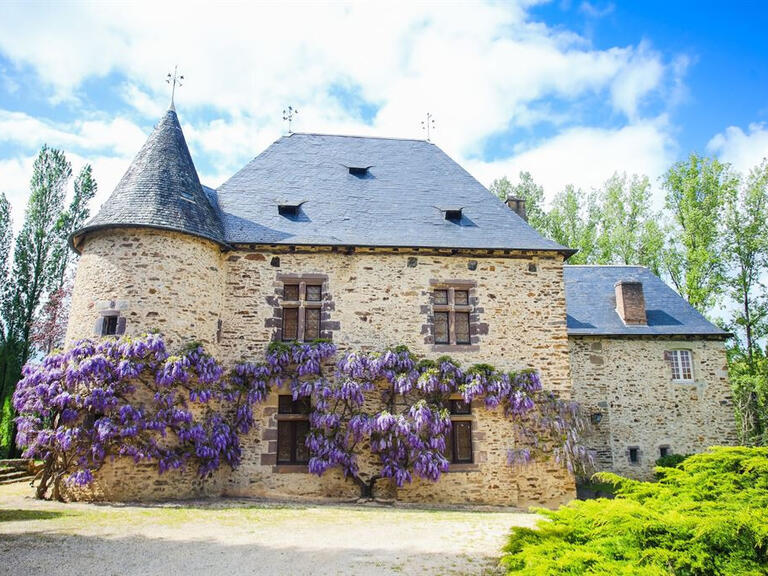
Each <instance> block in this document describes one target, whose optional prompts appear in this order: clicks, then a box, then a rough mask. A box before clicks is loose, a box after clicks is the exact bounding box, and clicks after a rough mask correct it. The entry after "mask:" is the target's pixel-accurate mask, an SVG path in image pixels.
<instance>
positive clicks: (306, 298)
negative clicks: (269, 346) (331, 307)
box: [282, 280, 323, 342]
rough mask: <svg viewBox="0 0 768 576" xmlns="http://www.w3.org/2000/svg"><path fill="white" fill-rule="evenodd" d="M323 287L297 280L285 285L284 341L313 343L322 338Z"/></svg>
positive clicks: (283, 303)
mask: <svg viewBox="0 0 768 576" xmlns="http://www.w3.org/2000/svg"><path fill="white" fill-rule="evenodd" d="M322 300H323V287H322V284H321V283H320V282H317V283H311V282H305V281H300V280H297V281H296V282H293V283H291V282H288V281H286V282H285V283H284V285H283V302H282V308H283V325H282V340H284V341H291V340H298V341H299V342H311V341H312V340H317V339H318V338H320V324H321V320H322V310H321V309H322Z"/></svg>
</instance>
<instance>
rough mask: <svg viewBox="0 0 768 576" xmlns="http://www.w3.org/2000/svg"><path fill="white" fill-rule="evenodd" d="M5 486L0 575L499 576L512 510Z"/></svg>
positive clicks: (525, 518) (517, 520)
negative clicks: (65, 500)
mask: <svg viewBox="0 0 768 576" xmlns="http://www.w3.org/2000/svg"><path fill="white" fill-rule="evenodd" d="M31 493H32V490H31V489H30V488H29V486H27V485H26V484H12V485H10V486H0V574H2V575H5V574H9V575H17V574H18V575H26V574H57V575H62V576H68V575H77V576H87V575H90V574H99V575H116V576H117V575H120V576H132V575H139V574H142V575H144V574H157V575H175V574H179V575H185V576H187V575H189V576H193V575H208V574H213V575H218V574H221V575H226V576H238V575H245V574H248V575H271V574H280V575H286V574H289V575H305V574H306V575H310V574H311V575H324V574H340V575H345V576H346V575H357V574H361V575H362V574H364V575H380V574H497V573H498V568H497V566H496V563H497V559H498V557H499V555H500V549H501V546H503V544H504V540H505V537H506V535H507V533H508V532H509V529H510V527H511V526H513V525H516V526H533V524H534V523H535V522H536V520H537V516H535V515H533V514H527V513H521V512H515V511H506V510H505V511H470V510H424V509H413V508H403V507H392V506H374V505H330V504H295V503H294V504H279V503H273V502H262V501H254V500H230V499H218V500H207V501H199V502H189V501H187V502H180V503H174V504H165V505H150V506H142V505H125V506H122V505H91V504H80V503H74V504H59V503H54V502H39V501H37V500H34V499H33V498H32V497H31Z"/></svg>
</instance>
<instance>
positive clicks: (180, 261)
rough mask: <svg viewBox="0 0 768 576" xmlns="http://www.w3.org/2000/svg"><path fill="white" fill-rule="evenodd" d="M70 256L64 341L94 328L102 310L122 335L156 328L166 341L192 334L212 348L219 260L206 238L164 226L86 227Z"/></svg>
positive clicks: (179, 341)
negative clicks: (73, 264) (120, 322)
mask: <svg viewBox="0 0 768 576" xmlns="http://www.w3.org/2000/svg"><path fill="white" fill-rule="evenodd" d="M81 249H82V256H81V257H80V260H79V262H78V266H77V275H76V277H75V288H74V291H73V294H72V308H71V312H70V319H69V326H68V329H67V342H68V343H72V342H74V341H76V340H79V339H81V338H92V337H94V336H97V335H98V331H97V329H98V327H99V324H98V323H99V320H100V318H101V317H102V315H104V314H119V315H120V317H122V318H124V319H125V333H126V334H134V335H135V334H141V333H144V332H148V331H151V330H159V331H160V332H162V333H163V334H164V335H165V337H166V341H167V342H168V343H169V345H170V347H171V348H174V347H180V346H182V345H184V344H185V343H187V342H189V341H192V340H196V341H199V342H202V343H203V344H204V345H205V347H206V349H207V350H209V351H210V352H212V353H214V354H216V355H218V342H217V330H218V326H219V324H218V322H219V319H220V312H221V298H222V294H223V287H224V276H225V267H224V266H223V265H222V254H221V250H220V248H219V247H218V246H217V245H216V244H214V243H213V242H210V241H208V240H202V239H199V238H195V237H193V236H188V235H183V234H177V233H175V232H168V231H164V230H151V229H120V230H104V231H101V232H96V233H91V234H89V235H88V236H87V238H86V239H85V241H84V242H83V244H82V246H81Z"/></svg>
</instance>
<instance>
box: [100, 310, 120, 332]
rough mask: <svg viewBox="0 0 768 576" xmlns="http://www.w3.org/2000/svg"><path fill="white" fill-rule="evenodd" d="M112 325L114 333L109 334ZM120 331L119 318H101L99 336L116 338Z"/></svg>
mask: <svg viewBox="0 0 768 576" xmlns="http://www.w3.org/2000/svg"><path fill="white" fill-rule="evenodd" d="M113 323H114V332H110V330H109V328H110V326H111V325H112V324H113ZM119 329H120V317H119V316H118V315H117V314H104V315H103V316H102V317H101V335H102V336H117V334H118V330H119Z"/></svg>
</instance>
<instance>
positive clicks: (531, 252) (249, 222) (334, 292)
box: [67, 107, 735, 505]
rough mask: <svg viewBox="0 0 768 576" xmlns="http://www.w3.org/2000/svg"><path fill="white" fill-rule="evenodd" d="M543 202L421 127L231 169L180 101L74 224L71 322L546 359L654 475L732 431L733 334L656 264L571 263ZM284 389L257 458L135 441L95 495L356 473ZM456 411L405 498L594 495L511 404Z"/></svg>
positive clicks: (231, 344)
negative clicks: (216, 159)
mask: <svg viewBox="0 0 768 576" xmlns="http://www.w3.org/2000/svg"><path fill="white" fill-rule="evenodd" d="M524 210H525V207H524V203H523V202H521V201H519V200H517V199H514V198H511V199H509V200H508V201H507V203H506V204H505V203H504V202H501V201H499V200H498V199H496V198H495V197H494V196H493V195H492V194H491V193H489V192H488V190H486V189H485V188H484V187H483V186H482V185H481V184H480V183H479V182H477V181H476V180H475V179H474V178H473V177H472V176H470V174H468V173H467V172H466V171H465V170H464V169H462V167H461V166H459V165H458V164H457V163H455V162H454V161H453V160H451V159H450V158H449V157H448V156H447V155H446V154H445V153H443V152H442V151H441V150H440V149H439V148H438V147H437V146H435V145H434V144H432V143H430V142H427V141H422V140H408V139H387V138H370V137H350V136H331V135H320V134H290V135H288V136H284V137H282V138H280V139H279V140H277V141H276V142H275V143H274V144H272V145H271V146H269V147H268V148H267V149H266V150H265V151H263V152H262V153H261V154H259V155H258V156H257V157H256V158H254V159H253V160H252V161H251V162H250V163H249V164H248V165H246V166H245V167H244V168H243V169H242V170H240V171H239V172H238V173H237V174H235V175H234V176H232V177H231V178H230V179H229V180H228V181H227V182H225V183H224V184H223V185H222V186H221V187H220V188H218V189H217V190H213V189H211V188H207V187H204V186H202V185H201V183H200V181H199V178H198V175H197V172H196V170H195V166H194V164H193V162H192V158H191V156H190V153H189V150H188V148H187V144H186V142H185V139H184V135H183V133H182V129H181V126H180V124H179V121H178V118H177V114H176V111H175V110H174V109H173V107H172V108H171V109H170V110H168V112H167V113H166V114H165V116H164V117H163V118H162V120H161V121H160V123H159V124H158V126H157V127H156V128H155V130H154V132H153V133H152V134H151V135H150V137H149V138H148V140H147V142H146V143H145V144H144V146H143V148H142V149H141V150H140V151H139V153H138V155H137V156H136V158H135V160H134V161H133V163H132V164H131V166H130V168H129V169H128V171H127V172H126V174H125V176H124V177H123V178H122V180H121V181H120V183H119V184H118V185H117V187H116V189H115V191H114V192H113V193H112V195H111V196H110V197H109V199H108V200H107V201H106V202H105V203H104V205H103V206H102V207H101V209H100V210H99V212H98V213H97V214H96V216H95V217H94V218H92V219H91V220H90V221H89V222H88V223H87V224H86V225H85V227H83V228H82V229H81V230H78V231H77V232H76V233H75V234H74V235H73V236H72V238H71V244H72V247H73V248H74V249H75V250H76V251H77V252H78V253H80V255H81V257H80V261H79V265H78V270H77V277H76V282H75V288H74V293H73V297H72V309H71V316H70V321H69V327H68V332H67V341H68V342H70V343H71V342H73V341H75V340H78V339H81V338H86V337H94V336H101V335H113V334H117V335H119V334H140V333H143V332H147V331H150V330H154V329H157V330H159V331H161V332H162V333H163V334H164V335H165V336H166V339H167V341H169V342H170V343H171V345H176V346H179V347H180V346H182V345H183V344H184V343H185V342H188V341H192V340H195V341H200V342H202V343H203V344H204V345H205V346H206V348H207V350H209V351H210V352H211V353H213V354H214V355H215V356H216V357H217V358H218V359H220V360H221V361H222V362H223V363H224V364H228V363H229V364H232V363H234V362H237V361H240V360H248V359H252V360H258V359H259V358H261V357H263V353H264V350H265V348H266V346H267V345H268V343H269V342H270V341H273V340H299V341H302V340H312V339H315V338H318V337H322V338H330V339H332V340H333V342H334V343H335V344H336V345H337V346H339V348H340V349H341V350H345V349H357V350H382V349H384V348H385V347H387V346H395V345H400V344H405V345H407V346H408V347H409V348H410V349H411V350H412V351H414V352H416V353H418V354H420V355H423V356H425V357H432V358H435V357H437V356H439V355H442V354H446V353H448V354H450V355H451V356H453V357H455V358H456V359H458V360H460V361H462V363H464V364H473V363H478V362H485V363H489V364H493V365H495V366H497V367H500V368H504V369H509V370H515V369H521V368H535V369H537V370H539V371H540V374H541V378H542V381H543V384H544V386H545V388H548V389H551V390H553V391H556V392H557V393H558V394H560V395H561V396H564V397H570V398H573V399H575V400H577V401H578V402H580V403H581V405H582V406H583V408H584V410H586V412H587V413H588V414H589V417H590V419H591V421H592V424H593V431H592V432H591V433H590V437H589V444H590V447H591V448H592V449H593V450H595V452H596V454H597V460H598V464H599V466H600V468H602V469H606V470H615V471H617V472H619V473H622V474H626V475H629V476H634V477H648V476H650V475H651V474H652V470H653V465H654V461H655V460H656V459H657V458H658V457H659V456H663V455H665V454H670V453H682V454H685V453H691V452H696V451H701V450H703V449H705V448H706V447H707V446H709V445H713V444H723V443H729V442H732V441H733V440H734V434H735V430H734V428H735V427H734V423H733V415H732V411H733V410H732V406H731V397H730V389H729V383H728V377H727V372H726V358H725V347H724V341H725V339H726V337H727V336H728V335H727V334H726V333H725V332H723V331H722V330H720V329H718V328H717V327H715V326H713V325H712V324H710V323H709V322H708V321H707V320H706V319H705V318H703V317H702V316H701V315H700V314H699V313H698V312H696V311H695V310H694V309H693V308H692V307H690V306H689V305H688V304H687V303H686V302H685V301H684V300H683V299H682V298H680V297H679V296H678V295H677V294H676V293H675V292H674V291H673V290H672V289H671V288H669V287H668V286H667V285H666V284H664V283H663V282H662V281H661V280H660V279H659V278H657V277H655V276H654V275H653V274H652V273H651V272H650V271H648V270H647V269H645V268H642V267H637V266H568V265H567V261H568V258H569V257H570V256H571V255H572V254H573V253H574V251H573V250H572V249H570V248H567V247H564V246H560V245H558V244H557V243H555V242H553V241H551V240H549V239H546V238H544V237H542V236H541V235H540V234H539V233H538V232H536V231H535V230H534V229H532V228H531V227H530V226H529V225H528V224H527V222H526V220H525V215H524ZM284 393H285V392H283V394H284ZM279 396H280V392H276V393H274V394H273V395H272V397H270V399H269V401H268V402H266V403H265V404H264V405H263V406H261V407H259V411H258V412H257V423H258V424H257V426H255V427H254V430H253V431H252V432H251V433H249V435H248V436H246V437H245V438H243V463H242V465H241V466H240V467H239V468H238V469H237V470H234V471H230V470H222V471H220V472H219V473H217V475H216V476H215V477H214V478H212V479H208V480H205V481H201V480H199V479H197V478H195V477H194V474H193V472H192V471H189V472H187V473H181V472H170V473H167V474H164V475H158V474H157V472H156V469H155V468H154V467H152V466H142V465H135V464H134V463H133V461H132V460H127V459H123V460H121V459H118V460H116V461H115V462H112V463H109V464H108V465H106V466H105V468H104V469H102V470H101V471H100V473H99V476H98V479H97V483H96V485H95V487H94V491H95V492H94V497H104V498H110V499H161V498H183V497H190V496H198V495H204V494H225V495H247V496H265V497H287V498H301V497H307V498H319V497H328V498H346V497H354V496H355V495H357V494H358V488H357V486H356V485H354V484H353V483H352V482H349V481H344V479H343V478H342V477H341V475H340V474H335V473H327V474H326V475H324V476H322V477H316V476H314V475H311V474H309V473H308V471H307V467H306V463H305V458H306V455H305V450H303V449H302V447H301V438H300V436H301V427H300V426H299V427H298V428H297V427H296V426H295V425H291V426H289V425H287V424H284V422H286V421H287V420H291V421H293V420H295V418H296V417H295V415H293V414H289V415H286V414H282V412H283V411H282V410H279V409H278V408H279V406H280V400H279ZM456 421H457V422H461V424H459V425H456V426H454V429H455V430H456V431H457V432H456V434H458V435H459V436H457V437H456V438H455V439H454V442H458V443H459V444H460V445H461V448H460V449H458V450H454V451H453V453H452V454H451V455H450V457H451V459H452V460H453V463H452V465H451V470H450V472H448V473H446V474H444V475H443V477H442V478H441V479H440V480H439V481H438V482H437V483H430V482H425V481H415V482H414V483H413V484H411V485H407V486H406V487H404V488H402V489H400V490H398V491H397V498H398V499H400V500H403V501H414V502H439V503H467V502H470V503H485V504H502V505H526V504H528V503H540V504H556V503H559V502H562V501H564V500H567V499H569V498H572V497H573V496H574V494H575V484H574V479H573V478H572V477H571V476H569V475H568V474H567V473H566V472H565V471H563V470H562V469H561V468H560V467H559V466H558V465H556V464H555V463H554V462H548V463H547V462H545V463H538V464H533V465H531V466H529V467H526V468H518V467H510V466H509V465H508V464H507V450H508V449H509V448H510V447H511V445H512V443H513V442H514V433H513V428H512V425H511V423H510V422H509V421H507V420H506V419H505V418H504V417H503V415H501V414H499V413H496V412H492V411H486V410H484V409H483V410H481V409H477V407H476V406H471V410H470V413H469V414H463V415H461V416H459V415H457V417H456ZM297 430H298V431H299V432H298V433H297Z"/></svg>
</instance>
